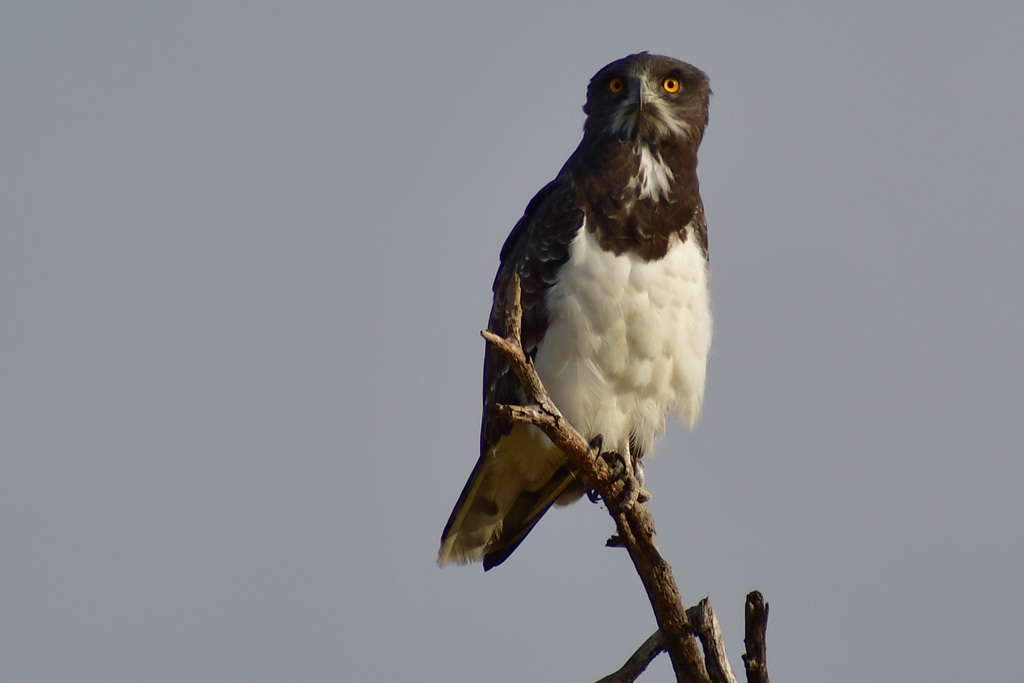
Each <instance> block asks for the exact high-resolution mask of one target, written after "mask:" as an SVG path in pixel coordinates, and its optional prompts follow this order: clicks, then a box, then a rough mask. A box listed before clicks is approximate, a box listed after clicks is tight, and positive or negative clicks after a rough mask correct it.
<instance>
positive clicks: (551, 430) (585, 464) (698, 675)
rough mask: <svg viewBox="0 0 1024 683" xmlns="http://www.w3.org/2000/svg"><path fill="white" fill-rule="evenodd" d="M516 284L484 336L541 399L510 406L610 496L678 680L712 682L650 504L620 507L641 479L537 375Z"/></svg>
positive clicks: (620, 533) (620, 532) (623, 542)
mask: <svg viewBox="0 0 1024 683" xmlns="http://www.w3.org/2000/svg"><path fill="white" fill-rule="evenodd" d="M512 290H513V292H512V302H511V305H510V306H509V307H508V312H507V317H506V319H505V321H504V322H505V329H506V330H507V336H505V337H501V336H499V335H496V334H494V333H492V332H489V331H484V332H483V333H482V334H483V336H484V338H485V339H486V340H487V341H488V342H489V343H490V344H492V345H494V347H495V348H496V349H498V351H500V352H501V353H502V354H503V355H504V356H505V357H506V358H507V359H508V361H509V364H510V365H511V367H512V369H513V371H514V372H515V373H516V376H517V377H518V378H519V381H520V382H522V384H523V388H524V390H525V391H526V395H527V396H528V397H529V399H530V400H531V401H533V402H534V404H535V405H532V406H527V407H526V409H525V410H524V411H518V412H517V411H515V409H513V408H511V407H509V408H508V410H510V411H513V413H515V415H517V416H521V417H516V419H525V417H526V415H527V414H531V418H530V420H529V421H530V422H533V423H534V424H536V425H537V426H538V427H539V428H540V429H541V430H542V431H543V432H544V433H545V434H546V435H547V436H548V438H550V439H551V441H552V442H553V443H554V444H555V445H556V446H558V447H559V448H560V449H561V450H562V451H563V452H564V453H565V454H566V457H568V458H569V460H570V461H571V462H572V464H573V466H574V467H576V469H578V470H579V471H580V473H581V474H582V475H583V477H584V479H585V480H586V482H587V483H588V484H589V485H590V486H592V487H594V488H595V489H597V491H598V492H599V493H600V495H601V497H602V498H603V499H604V500H605V502H606V505H607V507H608V511H609V514H611V515H612V516H613V518H614V519H615V526H616V528H617V531H618V533H617V536H618V538H619V541H620V542H621V545H622V546H623V547H625V548H626V550H627V551H628V552H629V556H630V559H632V561H633V565H634V566H635V568H636V571H637V574H638V575H639V576H640V580H641V581H642V582H643V584H644V589H645V590H646V591H647V595H648V598H649V599H650V602H651V607H652V608H653V610H654V616H655V619H656V620H657V622H658V630H659V631H660V632H661V634H662V636H663V637H664V640H665V649H666V650H667V651H668V653H669V658H670V659H671V660H672V669H673V670H674V672H675V675H676V680H677V681H693V682H695V683H698V682H699V683H705V682H707V683H710V680H711V679H710V678H709V677H708V672H707V670H706V668H705V666H704V658H703V656H702V653H701V649H700V647H699V646H698V645H697V642H696V639H695V638H694V636H693V628H692V626H691V625H690V622H689V619H688V618H687V616H686V612H685V610H684V609H683V601H682V598H681V597H680V595H679V589H678V587H677V586H676V582H675V578H674V577H673V575H672V568H671V567H670V566H669V564H668V562H666V561H665V558H663V557H662V556H661V553H660V552H658V548H657V546H656V545H655V543H654V533H655V530H654V520H653V519H652V518H651V516H650V514H649V513H648V512H647V506H646V505H644V504H643V503H640V502H636V503H634V504H632V505H629V506H628V507H626V509H625V510H622V511H621V512H618V513H617V512H616V511H617V510H619V507H620V506H619V501H620V500H621V497H622V493H623V489H624V488H625V486H626V483H629V484H630V485H631V486H633V487H636V486H638V484H637V483H636V481H635V480H634V481H631V482H624V481H623V480H618V481H616V480H614V478H613V477H612V476H611V472H610V470H609V468H608V466H607V465H606V464H605V463H604V462H603V461H602V460H601V459H600V458H598V457H597V455H598V453H597V452H596V450H597V449H594V448H591V446H590V444H589V443H587V441H586V440H585V439H584V438H583V437H582V436H580V434H579V432H577V431H576V430H575V429H574V428H573V427H572V425H570V424H569V422H568V421H567V420H566V419H565V418H564V417H563V416H562V414H561V413H560V412H559V410H558V408H557V407H556V406H555V405H554V403H553V402H552V400H551V397H550V396H549V395H548V393H547V391H546V390H545V389H544V386H543V384H542V383H541V381H540V377H539V376H538V375H537V371H536V369H535V368H534V366H533V361H532V360H531V359H530V357H529V356H528V355H527V354H526V352H525V351H524V349H523V347H522V342H521V335H520V332H521V320H522V305H521V299H520V287H519V279H518V277H515V281H514V282H513V284H512ZM536 412H539V413H541V414H542V416H537V417H538V418H539V419H537V420H536V421H534V419H533V417H534V415H533V414H532V413H536ZM510 414H512V413H510ZM631 477H632V475H629V478H631Z"/></svg>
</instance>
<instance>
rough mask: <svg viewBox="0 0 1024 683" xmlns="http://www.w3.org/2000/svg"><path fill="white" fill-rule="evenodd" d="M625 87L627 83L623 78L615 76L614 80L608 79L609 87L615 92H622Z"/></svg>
mask: <svg viewBox="0 0 1024 683" xmlns="http://www.w3.org/2000/svg"><path fill="white" fill-rule="evenodd" d="M625 87H626V84H625V83H623V82H622V79H621V78H613V79H612V80H610V81H608V89H609V90H611V91H612V92H613V93H616V94H618V93H620V92H622V89H623V88H625Z"/></svg>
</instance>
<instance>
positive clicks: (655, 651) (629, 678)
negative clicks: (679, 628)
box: [597, 631, 665, 683]
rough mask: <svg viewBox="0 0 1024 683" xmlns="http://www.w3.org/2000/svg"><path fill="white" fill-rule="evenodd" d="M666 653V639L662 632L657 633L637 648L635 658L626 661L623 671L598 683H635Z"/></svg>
mask: <svg viewBox="0 0 1024 683" xmlns="http://www.w3.org/2000/svg"><path fill="white" fill-rule="evenodd" d="M664 651H665V637H664V636H662V635H661V631H655V632H654V633H653V634H652V635H651V637H650V638H648V639H647V640H645V641H644V644H643V645H641V646H640V647H638V648H637V650H636V652H634V653H633V656H632V657H630V658H629V659H627V660H626V663H625V664H623V665H622V668H621V669H619V670H618V671H616V672H615V673H612V674H608V675H607V676H605V677H604V678H602V679H601V680H599V681H597V683H633V681H635V680H636V679H637V678H639V677H640V674H642V673H643V672H644V670H645V669H647V665H648V664H650V663H651V662H653V661H654V658H655V657H657V656H658V655H660V654H661V653H662V652H664Z"/></svg>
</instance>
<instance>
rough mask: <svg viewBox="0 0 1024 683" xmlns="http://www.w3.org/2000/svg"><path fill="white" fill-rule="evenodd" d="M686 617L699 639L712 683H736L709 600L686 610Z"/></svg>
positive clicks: (716, 618)
mask: <svg viewBox="0 0 1024 683" xmlns="http://www.w3.org/2000/svg"><path fill="white" fill-rule="evenodd" d="M686 616H688V617H689V618H690V623H692V624H693V628H694V629H695V630H696V631H697V635H698V636H699V637H700V644H701V646H702V647H703V648H704V663H705V664H706V665H707V668H708V676H709V677H710V678H711V681H712V683H736V677H735V676H734V675H733V673H732V667H730V666H729V657H728V655H726V653H725V639H724V638H722V628H721V626H719V625H718V617H716V616H715V611H714V610H713V609H711V599H710V598H704V599H703V600H701V601H700V602H698V603H697V604H696V605H694V606H693V607H691V608H690V609H688V610H686Z"/></svg>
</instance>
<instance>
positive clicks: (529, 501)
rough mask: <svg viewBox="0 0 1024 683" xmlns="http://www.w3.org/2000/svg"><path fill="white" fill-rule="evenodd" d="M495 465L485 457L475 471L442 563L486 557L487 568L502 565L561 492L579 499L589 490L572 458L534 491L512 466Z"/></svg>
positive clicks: (445, 539)
mask: <svg viewBox="0 0 1024 683" xmlns="http://www.w3.org/2000/svg"><path fill="white" fill-rule="evenodd" d="M495 469H496V468H495V467H494V466H493V460H490V459H488V458H481V460H480V462H478V463H477V466H476V467H475V468H474V469H473V473H472V474H470V475H469V481H467V482H466V486H465V488H464V489H463V490H462V495H461V496H460V497H459V502H458V503H456V504H455V509H454V510H452V514H451V517H449V519H448V524H447V525H446V526H445V528H444V532H443V533H442V534H441V549H440V551H439V552H438V554H437V563H438V564H439V565H441V566H442V567H443V566H444V565H446V564H449V563H452V562H455V563H458V564H466V563H468V562H475V561H477V560H480V559H483V563H484V570H485V571H486V570H488V569H491V568H492V567H496V566H498V565H499V564H501V563H502V562H504V561H505V560H506V559H508V556H509V555H511V554H512V551H514V550H515V549H516V548H517V547H519V544H520V543H522V542H523V539H524V538H526V536H527V534H529V533H530V531H531V530H532V529H533V527H534V526H536V524H537V522H538V521H540V518H541V517H543V516H544V513H545V512H547V511H548V508H550V507H551V506H552V505H553V504H554V503H555V502H557V501H558V500H559V498H564V497H572V498H573V499H575V498H577V497H579V495H580V494H581V493H582V491H583V489H582V484H581V483H580V481H581V480H577V478H576V475H575V474H574V473H573V471H572V470H571V469H570V467H569V465H568V464H564V465H562V466H560V467H558V468H557V469H556V470H555V471H554V472H553V473H552V475H551V477H550V478H549V479H548V480H547V481H546V482H545V483H544V484H543V485H542V486H540V487H539V488H536V489H535V490H532V491H531V490H527V488H526V483H525V482H524V481H523V480H521V479H518V478H516V477H509V476H508V473H507V472H506V473H505V476H497V473H496V472H495V471H494V470H495ZM573 484H576V486H575V487H574V486H573ZM577 488H578V489H579V491H576V489H577Z"/></svg>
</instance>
